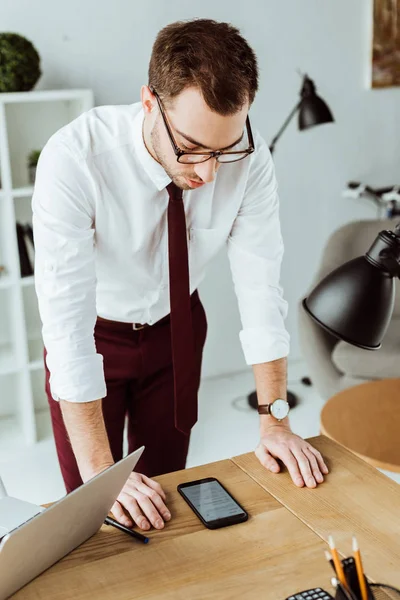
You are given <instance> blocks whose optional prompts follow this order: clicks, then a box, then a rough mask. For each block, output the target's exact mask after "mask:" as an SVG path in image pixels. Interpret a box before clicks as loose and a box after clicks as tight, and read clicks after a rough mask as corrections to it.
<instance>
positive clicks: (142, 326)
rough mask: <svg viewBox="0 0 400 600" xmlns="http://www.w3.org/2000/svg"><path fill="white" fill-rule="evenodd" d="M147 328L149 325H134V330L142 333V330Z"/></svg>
mask: <svg viewBox="0 0 400 600" xmlns="http://www.w3.org/2000/svg"><path fill="white" fill-rule="evenodd" d="M146 327H147V324H145V325H141V324H140V323H132V329H133V330H134V331H140V330H141V329H145V328H146Z"/></svg>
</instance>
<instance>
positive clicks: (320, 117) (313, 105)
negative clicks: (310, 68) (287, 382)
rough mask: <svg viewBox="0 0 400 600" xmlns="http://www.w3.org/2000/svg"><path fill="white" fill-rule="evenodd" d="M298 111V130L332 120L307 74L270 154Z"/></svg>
mask: <svg viewBox="0 0 400 600" xmlns="http://www.w3.org/2000/svg"><path fill="white" fill-rule="evenodd" d="M297 111H298V112H299V123H298V125H299V129H300V131H304V130H305V129H309V128H310V127H314V126H315V125H322V124H323V123H332V122H333V121H334V119H333V116H332V113H331V111H330V109H329V107H328V105H327V104H326V103H325V102H324V100H322V98H320V97H319V96H317V94H316V88H315V84H314V82H313V80H312V79H310V78H309V77H308V76H307V75H304V78H303V85H302V88H301V91H300V100H299V102H298V103H297V104H296V106H295V107H294V109H293V110H292V112H291V113H290V115H289V116H288V118H287V119H286V120H285V122H284V123H283V125H282V127H281V128H280V129H279V131H278V133H277V134H276V136H275V137H274V138H273V140H272V142H271V144H270V146H269V149H270V152H271V154H272V153H273V152H274V150H275V146H276V143H277V141H278V140H279V138H280V137H281V135H282V134H283V132H284V131H285V129H286V128H287V126H288V125H289V123H290V121H291V120H292V119H293V117H294V115H295V114H296V112H297ZM247 401H248V403H249V405H250V406H251V407H252V408H255V409H257V406H258V399H257V392H251V394H249V395H248V396H247ZM287 401H288V402H289V405H290V407H291V408H293V407H294V406H296V404H297V397H296V394H294V393H293V392H290V391H288V392H287Z"/></svg>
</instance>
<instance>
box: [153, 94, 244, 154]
mask: <svg viewBox="0 0 400 600" xmlns="http://www.w3.org/2000/svg"><path fill="white" fill-rule="evenodd" d="M149 90H150V91H151V93H152V94H154V96H155V97H156V100H157V103H158V106H159V109H160V112H161V116H162V118H163V121H164V125H165V129H166V130H167V133H168V137H169V139H170V142H171V145H172V148H173V150H174V153H175V156H176V160H177V162H179V164H181V165H183V164H202V163H203V162H207V161H208V160H210V159H211V158H216V159H217V161H218V157H219V156H221V155H222V154H244V156H243V158H239V159H238V160H237V161H232V163H233V162H239V161H240V160H243V159H245V158H246V157H247V156H250V154H252V153H253V152H254V150H255V146H254V139H253V132H252V130H251V125H250V119H249V115H247V117H246V131H247V136H248V139H249V147H248V148H247V149H246V150H239V151H235V150H213V151H212V152H187V151H186V150H182V149H181V148H179V146H178V144H177V143H176V141H175V138H174V136H173V134H172V131H171V128H170V126H169V125H168V121H167V115H166V113H165V109H164V107H163V105H162V102H161V98H160V96H159V95H158V93H157V92H156V90H155V89H154V88H153V86H152V85H150V86H149ZM187 154H189V155H196V156H208V158H206V160H203V161H200V162H198V163H181V162H180V160H179V159H180V157H181V156H184V155H187ZM218 163H219V164H221V165H223V164H229V162H228V161H227V162H226V163H224V162H220V161H218ZM232 163H231V164H232Z"/></svg>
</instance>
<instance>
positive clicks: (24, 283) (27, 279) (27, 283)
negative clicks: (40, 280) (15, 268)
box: [19, 275, 35, 287]
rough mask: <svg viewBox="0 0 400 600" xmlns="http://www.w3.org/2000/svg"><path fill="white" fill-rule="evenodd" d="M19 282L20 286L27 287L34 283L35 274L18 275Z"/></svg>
mask: <svg viewBox="0 0 400 600" xmlns="http://www.w3.org/2000/svg"><path fill="white" fill-rule="evenodd" d="M19 281H20V284H21V285H22V287H28V286H30V285H35V276H34V275H29V277H20V280H19Z"/></svg>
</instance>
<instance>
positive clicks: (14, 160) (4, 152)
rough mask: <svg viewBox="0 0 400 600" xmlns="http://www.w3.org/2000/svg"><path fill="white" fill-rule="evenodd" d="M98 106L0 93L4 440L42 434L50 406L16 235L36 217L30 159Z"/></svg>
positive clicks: (30, 281)
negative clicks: (29, 165)
mask: <svg viewBox="0 0 400 600" xmlns="http://www.w3.org/2000/svg"><path fill="white" fill-rule="evenodd" d="M92 107H93V93H92V91H91V90H54V91H52V90H51V91H36V92H35V91H33V92H18V93H11V94H7V93H3V94H1V93H0V176H1V177H0V179H1V186H0V265H2V266H4V267H5V273H4V274H3V275H0V443H1V440H2V439H3V440H4V439H5V440H7V441H9V440H13V443H14V444H15V446H16V447H20V446H21V444H26V445H30V444H33V443H34V442H36V441H37V440H38V438H40V431H39V430H40V423H41V421H42V420H43V418H42V417H43V412H44V411H47V410H48V405H47V399H46V395H45V391H44V364H43V342H42V337H41V322H40V317H39V311H38V305H37V299H36V293H35V280H34V276H30V277H21V271H20V262H19V254H18V241H17V234H16V222H17V221H18V222H20V223H22V224H25V223H32V209H31V200H32V194H33V186H32V185H30V184H29V176H28V166H27V158H28V154H29V153H30V152H31V150H36V149H39V150H41V149H42V148H43V147H44V145H45V144H46V142H47V140H48V139H49V138H50V137H51V135H52V134H53V133H55V132H56V131H57V130H58V129H60V128H61V127H63V126H64V125H66V124H67V123H69V122H70V121H72V120H73V119H75V118H76V117H78V116H79V115H80V114H81V113H82V112H85V111H87V110H89V109H90V108H92Z"/></svg>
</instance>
